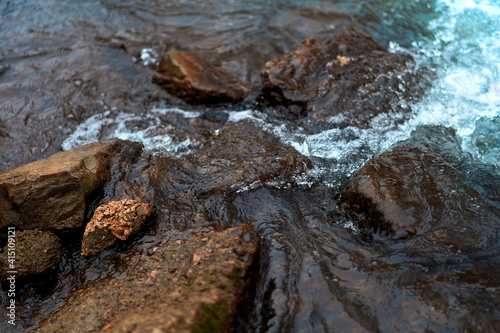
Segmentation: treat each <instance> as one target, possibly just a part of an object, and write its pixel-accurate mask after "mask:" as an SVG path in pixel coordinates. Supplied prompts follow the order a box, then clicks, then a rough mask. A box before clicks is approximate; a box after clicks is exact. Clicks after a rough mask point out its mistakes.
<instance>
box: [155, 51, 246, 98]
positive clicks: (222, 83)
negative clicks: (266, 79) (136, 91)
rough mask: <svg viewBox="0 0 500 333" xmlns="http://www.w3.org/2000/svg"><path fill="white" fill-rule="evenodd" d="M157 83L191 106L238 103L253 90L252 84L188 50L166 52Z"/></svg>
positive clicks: (160, 65)
mask: <svg viewBox="0 0 500 333" xmlns="http://www.w3.org/2000/svg"><path fill="white" fill-rule="evenodd" d="M154 82H155V83H157V84H159V85H160V86H162V87H163V88H164V89H166V90H167V91H168V92H170V93H172V94H173V95H176V96H178V97H180V98H182V99H183V100H185V101H186V102H188V103H191V104H217V103H236V102H239V101H241V100H243V99H244V98H245V97H246V96H248V95H249V94H250V92H251V91H252V87H251V86H250V85H249V84H247V83H245V82H243V81H242V80H240V79H238V78H237V77H235V76H233V75H232V74H230V73H229V72H227V71H226V70H224V69H222V68H220V67H217V66H215V65H214V64H211V63H209V62H208V61H206V60H204V59H202V58H200V57H199V56H197V55H196V54H193V53H191V52H187V51H185V52H181V51H169V52H167V53H165V54H164V55H163V58H162V59H161V61H160V64H159V65H158V73H156V74H155V76H154Z"/></svg>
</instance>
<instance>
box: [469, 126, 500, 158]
mask: <svg viewBox="0 0 500 333" xmlns="http://www.w3.org/2000/svg"><path fill="white" fill-rule="evenodd" d="M475 125H476V128H475V129H474V132H473V133H472V138H473V140H474V144H475V145H476V147H477V148H478V150H479V152H480V153H481V156H482V158H483V160H484V161H485V162H487V163H491V164H493V165H499V164H500V137H499V135H498V133H500V116H496V117H491V118H488V117H481V118H479V119H478V120H476V124H475Z"/></svg>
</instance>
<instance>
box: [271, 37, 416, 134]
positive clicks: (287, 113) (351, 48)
mask: <svg viewBox="0 0 500 333" xmlns="http://www.w3.org/2000/svg"><path fill="white" fill-rule="evenodd" d="M413 66H414V61H413V58H412V57H411V56H410V55H407V54H402V53H390V52H388V51H387V50H386V49H385V48H383V47H382V46H380V45H378V44H376V43H375V42H374V41H373V40H372V39H371V37H370V36H368V35H366V34H364V33H362V32H360V31H359V30H357V29H347V30H346V31H345V32H344V33H343V34H341V35H340V36H338V37H337V39H336V40H335V42H334V43H331V42H330V41H324V42H319V41H316V40H314V39H306V40H304V42H303V44H302V46H301V47H299V48H298V49H297V50H295V51H292V52H290V53H288V54H285V55H284V56H282V57H280V58H278V59H275V60H271V61H269V62H267V63H266V65H265V66H264V69H263V70H262V72H261V77H262V92H263V94H264V97H265V98H266V100H267V101H268V102H269V103H271V105H273V106H274V107H276V108H277V110H278V112H279V113H280V114H281V115H282V116H283V117H285V118H288V119H296V118H300V117H304V116H307V115H308V114H309V113H313V116H314V118H316V119H322V118H327V117H331V116H336V115H339V114H343V116H344V117H346V118H347V123H348V124H349V125H354V126H359V127H367V126H368V124H369V121H370V119H372V118H373V117H375V116H376V115H378V114H380V113H382V112H389V111H401V110H406V109H405V108H404V107H403V106H402V103H403V100H405V99H406V100H410V99H412V98H414V97H416V95H417V93H416V91H417V90H418V88H419V87H420V84H419V80H418V79H417V76H416V75H415V73H412V71H414V69H413ZM420 80H421V78H420ZM408 110H409V109H408Z"/></svg>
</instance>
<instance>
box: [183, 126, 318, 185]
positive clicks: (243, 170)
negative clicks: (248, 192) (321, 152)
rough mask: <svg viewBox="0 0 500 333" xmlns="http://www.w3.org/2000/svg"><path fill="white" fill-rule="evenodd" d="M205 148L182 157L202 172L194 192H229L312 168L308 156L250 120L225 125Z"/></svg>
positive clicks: (199, 172)
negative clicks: (201, 177)
mask: <svg viewBox="0 0 500 333" xmlns="http://www.w3.org/2000/svg"><path fill="white" fill-rule="evenodd" d="M205 148H206V149H201V150H199V151H197V152H195V153H193V154H190V155H187V156H186V157H185V160H186V162H187V163H186V165H187V166H188V168H190V169H192V170H194V172H195V173H196V174H198V175H200V174H201V175H203V179H202V180H201V181H199V182H197V184H196V185H195V186H194V192H195V193H202V192H203V193H209V192H213V191H223V192H232V191H236V190H238V189H240V188H241V187H242V186H243V185H251V184H255V183H256V182H264V181H266V180H270V179H273V178H279V177H290V176H291V175H292V174H296V173H300V172H303V171H306V170H307V169H309V168H310V167H311V161H310V160H309V158H307V157H306V156H304V155H302V154H300V153H299V152H298V151H297V150H295V149H294V148H292V147H290V146H286V145H284V144H283V143H281V142H280V141H279V139H277V138H276V137H275V136H274V135H272V134H270V133H268V132H266V131H264V130H262V129H261V128H259V127H257V126H255V125H254V124H252V123H251V122H249V121H240V122H237V123H229V124H227V125H226V126H225V127H224V128H223V129H221V130H220V132H219V133H218V134H217V135H216V136H215V137H214V138H213V140H212V141H211V142H210V143H209V145H206V147H205Z"/></svg>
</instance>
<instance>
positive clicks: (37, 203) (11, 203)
mask: <svg viewBox="0 0 500 333" xmlns="http://www.w3.org/2000/svg"><path fill="white" fill-rule="evenodd" d="M128 148H133V149H128ZM123 149H126V150H127V152H128V154H129V155H128V158H133V157H134V156H137V155H138V154H139V153H140V152H141V151H142V145H141V144H139V143H133V142H130V141H122V140H109V141H103V142H97V143H91V144H87V145H84V146H81V147H78V148H74V149H70V150H67V151H64V152H61V153H58V154H55V155H52V156H50V157H48V158H46V159H43V160H39V161H36V162H32V163H29V164H26V165H24V166H22V167H19V168H17V169H14V170H10V171H6V172H4V173H1V174H0V229H4V228H6V227H7V226H8V225H13V226H16V227H18V228H19V229H40V230H61V229H66V228H76V227H80V226H82V224H83V217H84V213H85V208H86V201H87V200H88V199H89V197H90V196H91V194H92V193H95V191H97V190H99V189H100V188H101V187H102V186H103V185H104V183H105V182H106V181H107V180H108V178H109V177H110V170H109V169H110V164H111V161H112V159H113V158H114V155H119V154H120V151H121V150H123Z"/></svg>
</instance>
